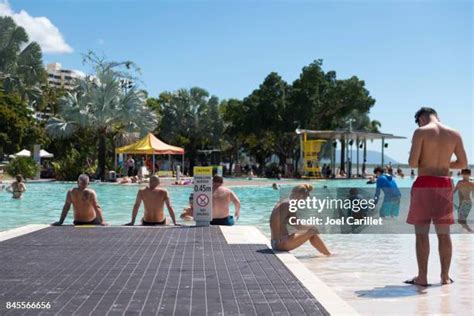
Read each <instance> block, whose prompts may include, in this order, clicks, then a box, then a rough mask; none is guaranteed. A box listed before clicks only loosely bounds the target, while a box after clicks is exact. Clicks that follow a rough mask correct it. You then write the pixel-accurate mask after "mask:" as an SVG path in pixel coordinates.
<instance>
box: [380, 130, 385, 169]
mask: <svg viewBox="0 0 474 316" xmlns="http://www.w3.org/2000/svg"><path fill="white" fill-rule="evenodd" d="M384 151H385V138H384V137H382V166H381V167H382V168H383V166H384Z"/></svg>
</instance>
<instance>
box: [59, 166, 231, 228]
mask: <svg viewBox="0 0 474 316" xmlns="http://www.w3.org/2000/svg"><path fill="white" fill-rule="evenodd" d="M223 183H224V181H223V178H222V177H220V176H217V175H216V176H214V178H213V194H212V206H213V207H212V221H211V222H210V224H211V225H233V224H234V223H235V221H236V220H238V218H239V216H240V201H239V198H238V197H237V195H236V194H235V193H234V192H233V191H232V190H230V189H229V188H227V187H225V186H224V185H223ZM88 185H89V177H88V176H87V175H86V174H82V175H80V176H79V178H78V180H77V187H76V188H73V189H71V190H69V191H68V192H67V195H66V201H65V203H64V207H63V209H62V212H61V216H60V218H59V221H57V222H55V223H53V225H55V226H60V225H62V224H63V223H64V221H65V219H66V217H67V215H68V213H69V210H70V208H71V205H72V207H73V212H74V221H73V223H74V225H106V222H105V219H104V215H103V211H102V208H101V207H100V205H99V203H98V201H97V195H96V193H95V191H94V190H92V189H90V188H89V187H88ZM159 185H160V178H159V177H157V176H155V175H153V176H151V177H150V180H149V182H148V186H146V187H145V188H141V189H140V190H139V191H138V193H137V196H136V199H135V204H134V205H133V209H132V215H131V220H130V222H128V223H127V224H125V225H126V226H133V225H135V222H136V219H137V215H138V211H139V209H140V206H141V204H142V203H143V206H144V212H143V217H142V219H141V224H142V225H143V226H157V225H167V224H170V221H169V220H168V219H167V218H166V216H165V213H164V207H165V205H166V208H167V209H168V213H169V216H170V218H171V221H172V223H173V224H174V225H178V223H177V222H176V216H175V212H174V209H173V206H172V204H171V199H170V195H169V193H168V190H166V189H164V188H162V187H160V186H159ZM191 202H192V200H190V207H189V208H187V209H185V211H184V212H183V214H184V215H183V214H182V215H181V217H182V218H184V219H192V216H193V213H192V203H191ZM231 203H232V204H234V209H235V213H234V216H232V215H230V205H231Z"/></svg>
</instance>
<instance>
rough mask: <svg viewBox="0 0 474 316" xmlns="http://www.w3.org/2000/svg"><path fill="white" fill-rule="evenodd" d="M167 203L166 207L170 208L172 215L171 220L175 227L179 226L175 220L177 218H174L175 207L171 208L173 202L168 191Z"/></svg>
mask: <svg viewBox="0 0 474 316" xmlns="http://www.w3.org/2000/svg"><path fill="white" fill-rule="evenodd" d="M165 203H166V207H167V208H168V212H169V213H170V217H171V220H172V221H173V224H174V225H177V224H176V218H175V216H174V210H173V206H171V200H170V198H169V193H168V191H166V196H165Z"/></svg>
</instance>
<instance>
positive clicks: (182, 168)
mask: <svg viewBox="0 0 474 316" xmlns="http://www.w3.org/2000/svg"><path fill="white" fill-rule="evenodd" d="M182 164H183V165H182V169H183V171H182V172H183V175H184V153H183V155H182Z"/></svg>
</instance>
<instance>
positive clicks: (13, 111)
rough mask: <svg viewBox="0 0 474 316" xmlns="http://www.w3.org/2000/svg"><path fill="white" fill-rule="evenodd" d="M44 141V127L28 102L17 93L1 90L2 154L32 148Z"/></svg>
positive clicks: (0, 152) (0, 127)
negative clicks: (37, 120)
mask: <svg viewBox="0 0 474 316" xmlns="http://www.w3.org/2000/svg"><path fill="white" fill-rule="evenodd" d="M44 141H45V135H44V132H43V129H42V128H41V127H40V126H39V125H38V123H37V122H36V121H35V120H34V119H33V116H32V112H31V110H30V109H28V107H27V105H26V103H25V102H23V101H21V99H20V97H19V96H17V95H15V94H6V93H4V92H3V91H1V90H0V154H4V153H5V154H14V153H16V152H17V151H19V150H20V149H23V148H28V149H31V147H32V146H33V144H35V143H43V142H44Z"/></svg>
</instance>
